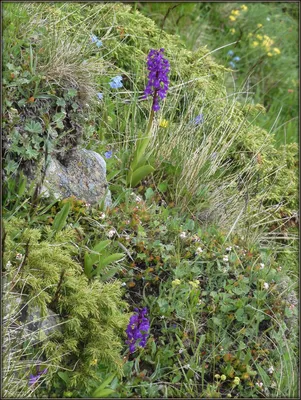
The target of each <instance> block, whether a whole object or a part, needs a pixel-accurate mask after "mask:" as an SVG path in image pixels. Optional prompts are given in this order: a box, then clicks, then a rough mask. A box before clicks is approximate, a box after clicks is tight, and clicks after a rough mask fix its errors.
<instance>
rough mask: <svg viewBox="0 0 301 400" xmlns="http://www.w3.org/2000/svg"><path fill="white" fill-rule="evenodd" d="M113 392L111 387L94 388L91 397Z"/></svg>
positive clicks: (100, 396)
mask: <svg viewBox="0 0 301 400" xmlns="http://www.w3.org/2000/svg"><path fill="white" fill-rule="evenodd" d="M112 393H115V390H113V389H96V390H95V392H93V393H92V395H91V397H97V398H98V399H100V398H104V397H107V396H108V395H109V394H112Z"/></svg>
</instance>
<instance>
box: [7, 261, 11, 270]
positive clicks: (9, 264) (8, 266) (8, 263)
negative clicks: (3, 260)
mask: <svg viewBox="0 0 301 400" xmlns="http://www.w3.org/2000/svg"><path fill="white" fill-rule="evenodd" d="M11 266H12V263H11V262H10V261H8V262H7V264H6V268H8V269H9V268H10V267H11Z"/></svg>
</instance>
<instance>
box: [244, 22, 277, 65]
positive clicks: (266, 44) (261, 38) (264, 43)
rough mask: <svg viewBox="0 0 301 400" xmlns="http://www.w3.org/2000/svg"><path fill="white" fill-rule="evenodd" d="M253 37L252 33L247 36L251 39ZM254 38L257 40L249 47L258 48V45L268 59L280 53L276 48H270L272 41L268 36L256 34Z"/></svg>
mask: <svg viewBox="0 0 301 400" xmlns="http://www.w3.org/2000/svg"><path fill="white" fill-rule="evenodd" d="M259 25H260V24H259ZM253 37H254V35H253V33H249V34H248V38H253ZM255 38H256V39H257V40H254V41H253V42H252V44H251V46H252V47H258V46H259V45H260V46H261V47H263V49H264V50H265V51H266V53H267V55H268V57H272V56H273V54H277V55H279V54H281V51H280V50H279V49H278V47H272V46H273V44H274V40H272V39H271V38H270V37H269V36H267V35H260V34H257V35H256V37H255ZM260 42H261V43H260Z"/></svg>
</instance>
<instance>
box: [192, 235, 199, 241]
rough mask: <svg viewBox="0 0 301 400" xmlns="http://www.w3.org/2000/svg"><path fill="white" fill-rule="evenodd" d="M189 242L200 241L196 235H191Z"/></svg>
mask: <svg viewBox="0 0 301 400" xmlns="http://www.w3.org/2000/svg"><path fill="white" fill-rule="evenodd" d="M191 240H192V241H193V242H200V241H201V239H200V238H199V237H198V235H193V236H192V238H191Z"/></svg>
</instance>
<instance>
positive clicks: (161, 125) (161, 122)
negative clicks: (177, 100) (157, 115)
mask: <svg viewBox="0 0 301 400" xmlns="http://www.w3.org/2000/svg"><path fill="white" fill-rule="evenodd" d="M159 126H160V127H161V128H167V127H168V121H167V120H166V119H161V121H160V122H159Z"/></svg>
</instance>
